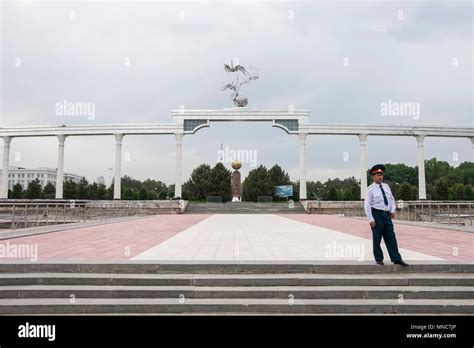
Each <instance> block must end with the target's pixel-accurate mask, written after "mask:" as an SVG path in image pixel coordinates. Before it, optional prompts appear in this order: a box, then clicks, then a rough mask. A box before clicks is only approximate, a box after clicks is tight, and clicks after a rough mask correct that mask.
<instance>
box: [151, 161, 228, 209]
mask: <svg viewBox="0 0 474 348" xmlns="http://www.w3.org/2000/svg"><path fill="white" fill-rule="evenodd" d="M211 172H212V169H211V167H210V166H209V165H208V164H201V165H200V166H198V167H196V168H194V170H193V171H192V173H191V176H190V177H189V180H188V181H186V182H185V183H184V185H183V197H184V198H186V199H190V200H205V199H206V197H207V196H210V192H211V186H212V183H211ZM229 184H230V183H229ZM164 191H165V190H163V191H162V192H164ZM160 198H161V199H164V198H166V196H164V195H163V194H162V193H161V192H160Z"/></svg>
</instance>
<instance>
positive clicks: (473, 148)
mask: <svg viewBox="0 0 474 348" xmlns="http://www.w3.org/2000/svg"><path fill="white" fill-rule="evenodd" d="M471 144H472V159H471V162H474V137H471Z"/></svg>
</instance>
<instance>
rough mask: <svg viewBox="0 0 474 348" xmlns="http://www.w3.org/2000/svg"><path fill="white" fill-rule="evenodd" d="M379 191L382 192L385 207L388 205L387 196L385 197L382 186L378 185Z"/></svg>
mask: <svg viewBox="0 0 474 348" xmlns="http://www.w3.org/2000/svg"><path fill="white" fill-rule="evenodd" d="M380 189H381V190H382V195H383V202H384V203H385V205H388V199H387V196H386V195H385V191H384V189H383V187H382V185H380Z"/></svg>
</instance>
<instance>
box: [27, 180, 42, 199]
mask: <svg viewBox="0 0 474 348" xmlns="http://www.w3.org/2000/svg"><path fill="white" fill-rule="evenodd" d="M40 196H41V183H40V181H39V180H38V179H35V180H32V181H31V182H30V183H29V184H28V188H27V189H26V192H25V198H28V199H38V198H40Z"/></svg>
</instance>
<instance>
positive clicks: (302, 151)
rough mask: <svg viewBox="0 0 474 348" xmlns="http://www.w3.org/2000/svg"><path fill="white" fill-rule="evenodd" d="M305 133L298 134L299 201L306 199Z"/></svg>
mask: <svg viewBox="0 0 474 348" xmlns="http://www.w3.org/2000/svg"><path fill="white" fill-rule="evenodd" d="M307 135H308V134H307V133H299V134H298V137H299V140H300V200H303V199H307V195H306V136H307Z"/></svg>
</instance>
